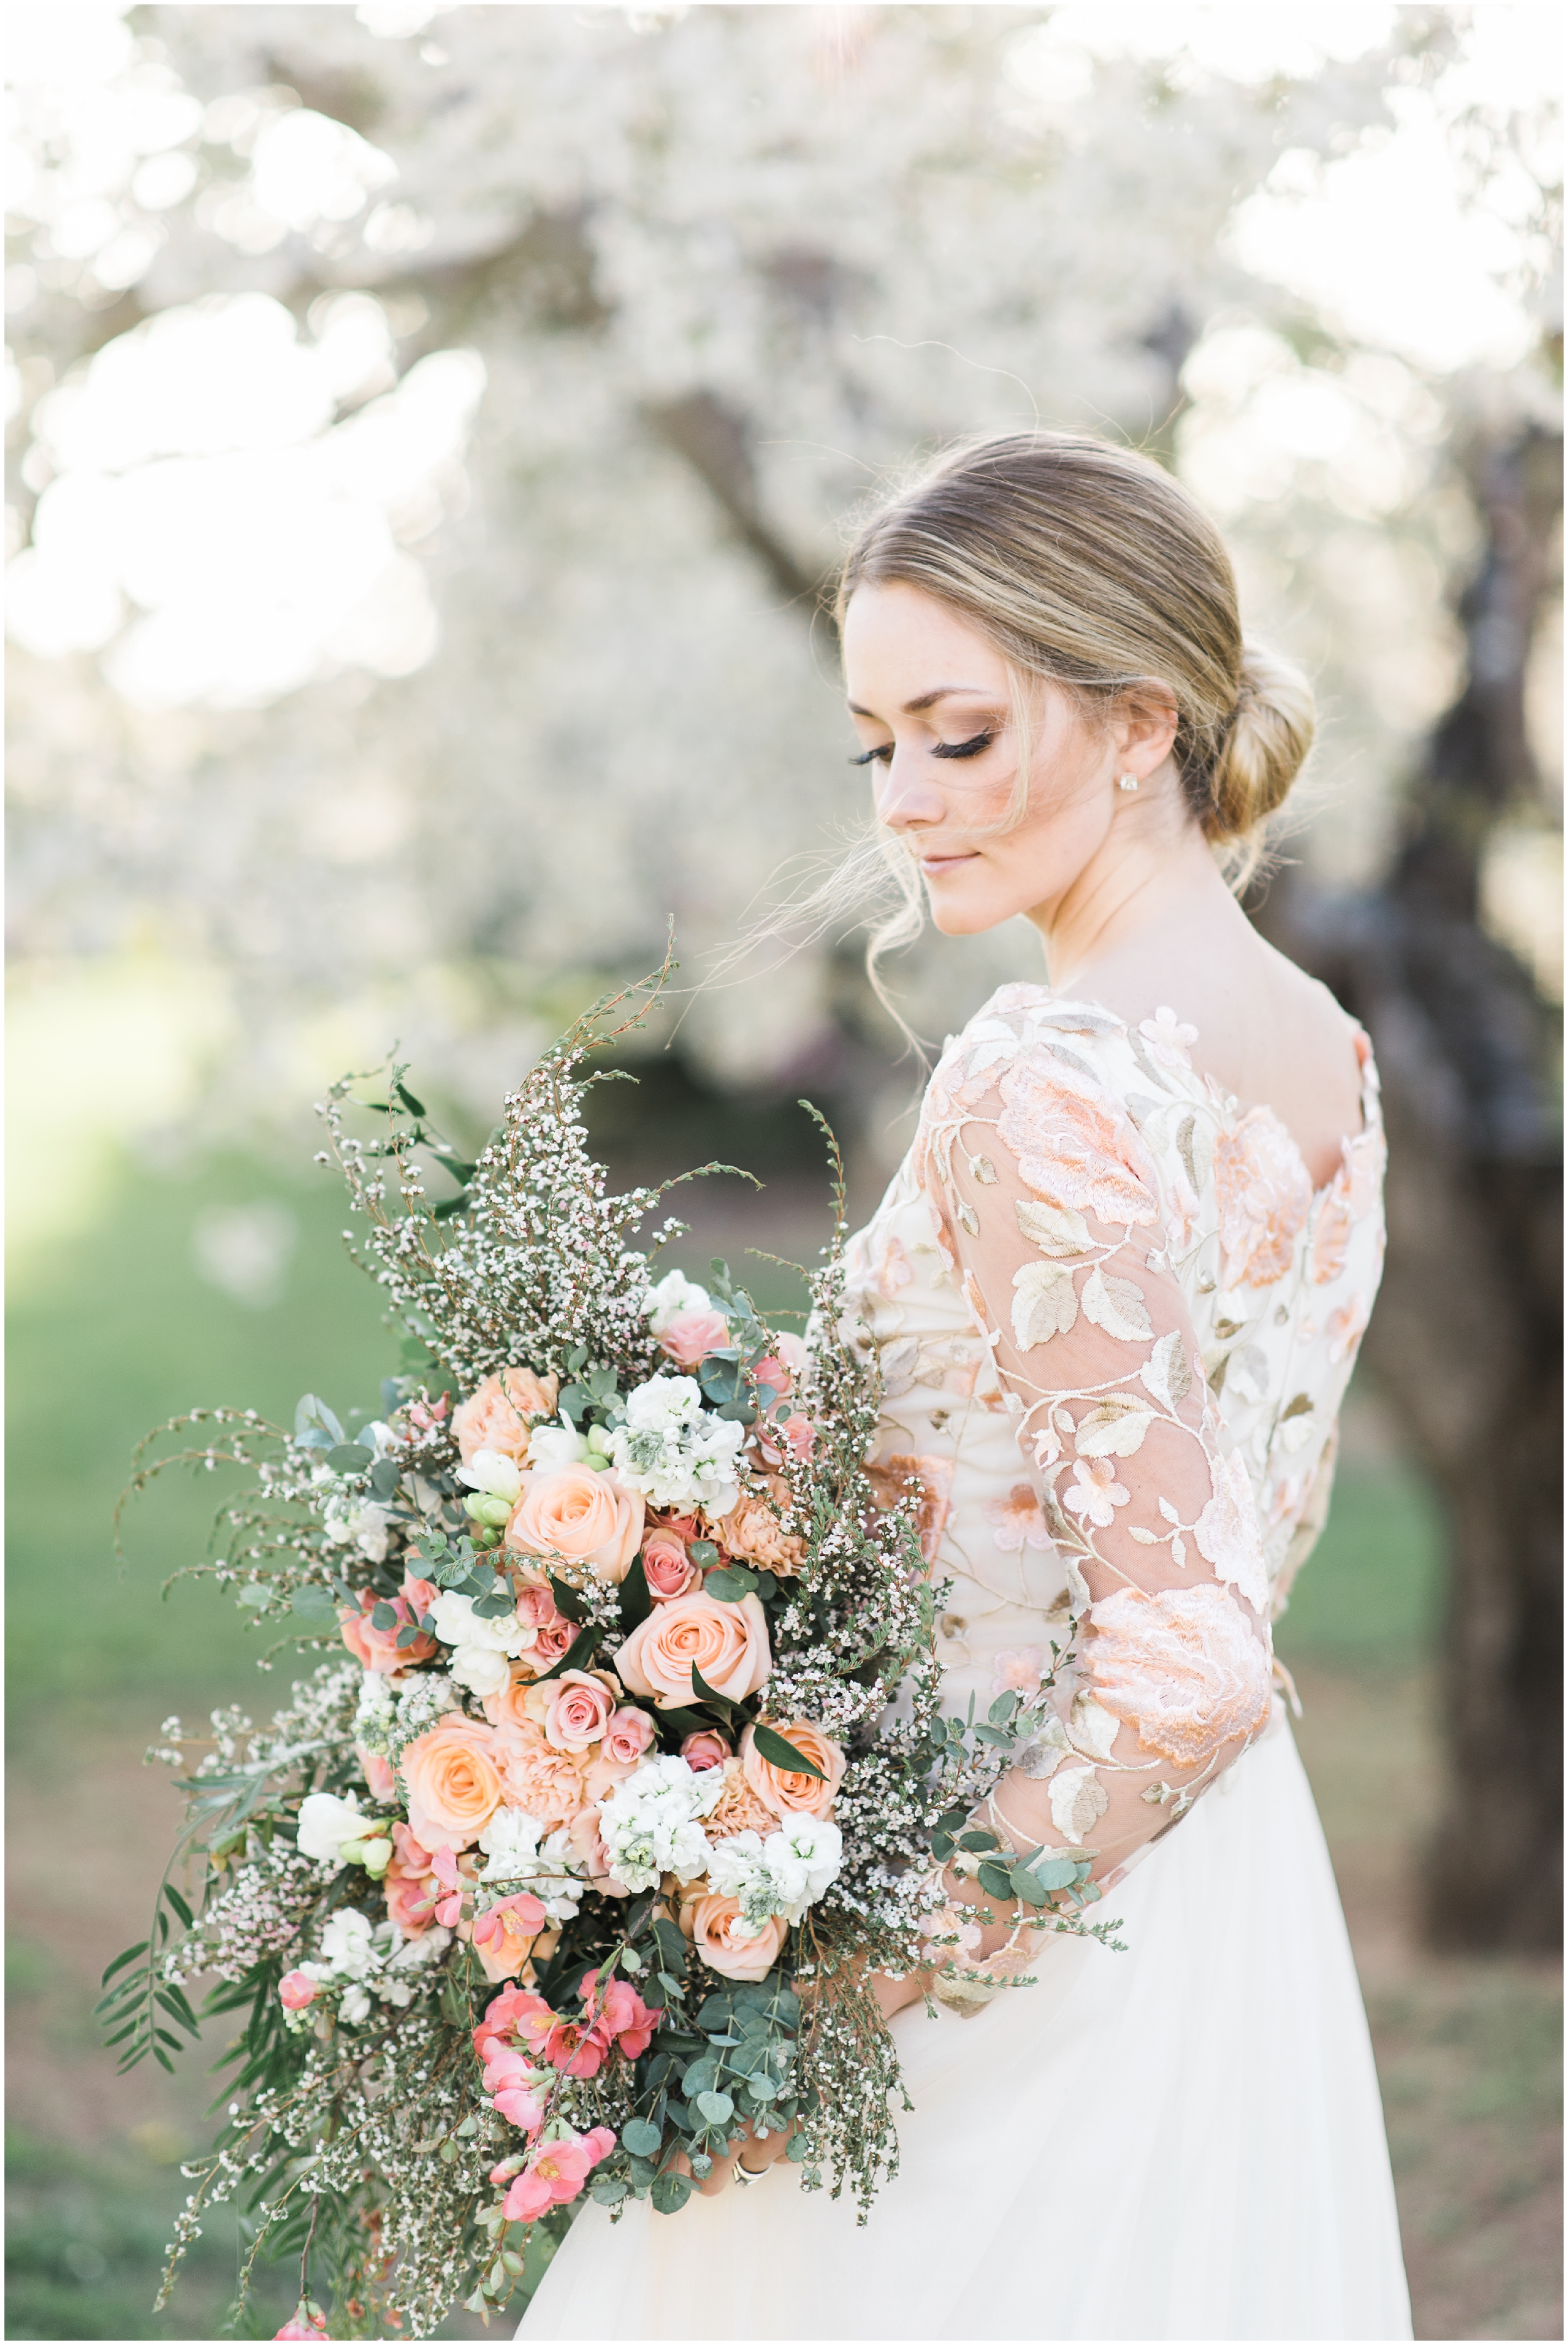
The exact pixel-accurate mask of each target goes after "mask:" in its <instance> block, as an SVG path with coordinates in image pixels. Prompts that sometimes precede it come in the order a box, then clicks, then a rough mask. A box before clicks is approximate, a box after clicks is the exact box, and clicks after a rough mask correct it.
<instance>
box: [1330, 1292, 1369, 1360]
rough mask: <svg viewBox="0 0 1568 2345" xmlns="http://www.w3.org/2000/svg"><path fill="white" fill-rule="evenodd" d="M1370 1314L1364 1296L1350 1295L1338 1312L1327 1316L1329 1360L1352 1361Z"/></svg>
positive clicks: (1332, 1312)
mask: <svg viewBox="0 0 1568 2345" xmlns="http://www.w3.org/2000/svg"><path fill="white" fill-rule="evenodd" d="M1370 1318H1371V1311H1370V1309H1369V1308H1368V1304H1367V1298H1366V1296H1365V1295H1364V1294H1352V1295H1351V1299H1350V1301H1349V1302H1348V1303H1347V1304H1344V1306H1343V1307H1342V1309H1340V1310H1339V1311H1330V1314H1329V1357H1330V1360H1335V1361H1339V1360H1349V1359H1353V1358H1354V1356H1355V1354H1356V1350H1357V1347H1358V1345H1360V1343H1361V1337H1362V1336H1363V1335H1365V1334H1366V1332H1367V1321H1368V1320H1369V1319H1370Z"/></svg>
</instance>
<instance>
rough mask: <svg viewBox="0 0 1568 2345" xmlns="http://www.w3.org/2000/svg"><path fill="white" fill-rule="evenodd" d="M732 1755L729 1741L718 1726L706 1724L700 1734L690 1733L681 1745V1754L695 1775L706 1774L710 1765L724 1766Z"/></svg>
mask: <svg viewBox="0 0 1568 2345" xmlns="http://www.w3.org/2000/svg"><path fill="white" fill-rule="evenodd" d="M730 1755H731V1753H730V1746H729V1743H728V1741H726V1740H725V1738H724V1736H723V1735H722V1734H721V1733H720V1732H719V1731H718V1728H717V1727H716V1726H704V1727H703V1731H702V1732H701V1733H700V1734H688V1735H687V1737H686V1739H685V1741H684V1742H683V1743H682V1745H681V1756H682V1758H683V1760H684V1761H685V1762H686V1764H687V1766H688V1767H689V1768H690V1769H691V1771H692V1772H693V1775H705V1774H706V1773H707V1771H708V1769H709V1768H710V1767H722V1766H723V1763H724V1761H725V1760H726V1759H728V1758H729V1757H730Z"/></svg>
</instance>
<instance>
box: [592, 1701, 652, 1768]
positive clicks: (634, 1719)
mask: <svg viewBox="0 0 1568 2345" xmlns="http://www.w3.org/2000/svg"><path fill="white" fill-rule="evenodd" d="M652 1740H653V1721H652V1719H651V1718H650V1717H649V1715H648V1713H647V1711H645V1710H632V1709H629V1708H626V1709H622V1710H617V1711H612V1714H611V1716H610V1718H609V1720H608V1721H607V1722H606V1725H605V1728H604V1739H603V1744H602V1752H601V1755H602V1757H603V1758H606V1759H608V1760H611V1761H612V1762H613V1763H614V1764H615V1765H616V1766H617V1767H631V1766H634V1765H635V1764H636V1762H637V1761H638V1760H639V1759H641V1757H642V1753H643V1751H646V1750H647V1748H648V1745H649V1744H650V1743H651V1742H652Z"/></svg>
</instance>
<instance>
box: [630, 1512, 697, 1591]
mask: <svg viewBox="0 0 1568 2345" xmlns="http://www.w3.org/2000/svg"><path fill="white" fill-rule="evenodd" d="M642 1575H643V1578H644V1579H646V1580H647V1582H648V1593H649V1595H650V1596H651V1597H652V1599H653V1601H654V1603H655V1604H668V1603H669V1602H670V1601H671V1599H673V1598H674V1597H676V1596H684V1595H685V1593H686V1591H687V1590H688V1589H692V1588H697V1587H700V1586H701V1585H702V1578H703V1575H702V1573H701V1572H700V1571H699V1570H698V1568H697V1567H696V1565H695V1564H694V1563H693V1561H692V1558H691V1557H690V1556H689V1555H688V1554H687V1553H686V1542H685V1540H684V1539H683V1538H681V1537H680V1536H679V1534H678V1533H677V1532H675V1531H670V1530H661V1531H651V1532H650V1533H649V1535H648V1537H647V1538H645V1539H644V1540H643V1542H642Z"/></svg>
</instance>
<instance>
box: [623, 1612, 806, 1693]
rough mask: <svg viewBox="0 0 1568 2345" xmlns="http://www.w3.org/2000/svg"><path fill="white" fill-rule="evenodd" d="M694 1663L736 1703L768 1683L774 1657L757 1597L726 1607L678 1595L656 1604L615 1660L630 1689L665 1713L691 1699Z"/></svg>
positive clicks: (720, 1690)
mask: <svg viewBox="0 0 1568 2345" xmlns="http://www.w3.org/2000/svg"><path fill="white" fill-rule="evenodd" d="M693 1664H694V1665H695V1667H696V1668H697V1669H698V1670H700V1671H701V1672H702V1676H703V1681H704V1683H706V1684H708V1685H710V1686H712V1688H713V1691H714V1692H715V1693H722V1694H724V1695H725V1696H727V1697H728V1699H729V1700H731V1701H744V1700H745V1698H746V1696H747V1695H748V1694H751V1693H755V1692H756V1690H757V1688H758V1687H759V1686H761V1685H764V1684H765V1683H766V1681H767V1676H768V1672H769V1670H771V1669H772V1667H773V1655H772V1653H771V1651H770V1650H769V1648H768V1623H767V1615H766V1614H765V1613H764V1610H763V1608H762V1605H761V1603H760V1602H759V1600H758V1599H757V1598H756V1597H754V1596H744V1597H743V1598H742V1599H741V1601H740V1602H739V1603H738V1604H721V1603H720V1602H719V1601H718V1600H717V1599H716V1598H714V1597H712V1596H699V1595H693V1596H678V1597H676V1598H675V1599H674V1601H673V1603H671V1604H660V1605H656V1606H655V1607H654V1609H653V1610H652V1612H650V1614H649V1615H648V1618H647V1619H645V1620H643V1621H642V1622H641V1623H640V1624H639V1625H638V1626H637V1627H636V1628H635V1629H632V1634H631V1635H630V1636H629V1637H628V1638H627V1639H626V1642H625V1643H624V1644H623V1645H622V1648H621V1650H620V1652H619V1653H618V1654H617V1655H616V1658H615V1666H616V1669H617V1670H619V1671H620V1674H621V1680H622V1684H623V1685H624V1686H625V1687H626V1689H627V1690H628V1691H629V1692H631V1693H640V1694H642V1695H643V1696H644V1697H648V1696H651V1697H652V1700H654V1701H656V1702H657V1703H658V1705H659V1708H660V1709H661V1710H678V1709H680V1708H682V1707H683V1705H684V1704H685V1703H687V1702H689V1701H690V1700H692V1697H693V1684H692V1670H693Z"/></svg>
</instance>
